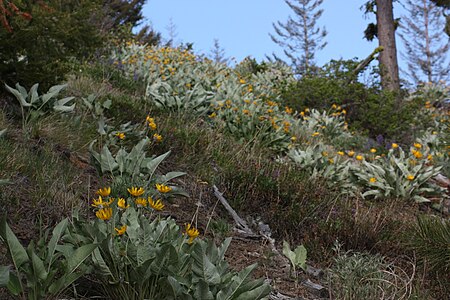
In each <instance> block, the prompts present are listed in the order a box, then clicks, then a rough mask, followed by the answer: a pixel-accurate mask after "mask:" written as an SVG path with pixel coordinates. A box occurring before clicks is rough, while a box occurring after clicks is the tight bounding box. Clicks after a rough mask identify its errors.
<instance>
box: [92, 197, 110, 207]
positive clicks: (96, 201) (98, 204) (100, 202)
mask: <svg viewBox="0 0 450 300" xmlns="http://www.w3.org/2000/svg"><path fill="white" fill-rule="evenodd" d="M113 201H114V199H110V200H109V201H108V202H104V201H103V198H102V196H98V199H92V202H93V203H92V204H91V206H93V207H96V208H100V209H101V208H105V207H108V206H109V205H111V203H112V202H113Z"/></svg>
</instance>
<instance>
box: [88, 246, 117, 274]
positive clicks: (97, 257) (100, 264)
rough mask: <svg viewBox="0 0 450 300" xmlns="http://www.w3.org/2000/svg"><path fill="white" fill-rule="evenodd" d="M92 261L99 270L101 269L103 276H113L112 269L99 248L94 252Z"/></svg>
mask: <svg viewBox="0 0 450 300" xmlns="http://www.w3.org/2000/svg"><path fill="white" fill-rule="evenodd" d="M92 262H93V263H94V265H95V266H96V268H97V271H99V272H100V274H101V275H102V276H112V273H111V270H110V269H109V267H108V265H107V264H106V262H105V260H104V259H103V257H102V254H101V253H100V250H99V249H98V248H96V249H95V250H94V252H93V253H92Z"/></svg>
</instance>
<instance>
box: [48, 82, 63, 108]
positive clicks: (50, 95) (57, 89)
mask: <svg viewBox="0 0 450 300" xmlns="http://www.w3.org/2000/svg"><path fill="white" fill-rule="evenodd" d="M66 86H67V84H60V85H54V86H52V87H51V88H50V89H49V90H48V92H47V93H46V94H44V95H42V104H45V103H47V102H48V101H49V100H50V99H51V98H53V97H56V96H57V95H58V94H59V92H60V91H61V90H62V89H64V88H65V87H66Z"/></svg>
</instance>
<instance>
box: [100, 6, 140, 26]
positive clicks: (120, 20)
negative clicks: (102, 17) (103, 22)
mask: <svg viewBox="0 0 450 300" xmlns="http://www.w3.org/2000/svg"><path fill="white" fill-rule="evenodd" d="M146 1H147V0H104V1H103V3H104V8H105V10H106V12H107V15H108V16H109V20H108V26H107V27H109V28H117V27H118V26H120V25H124V24H128V25H131V27H135V26H137V25H139V24H140V22H141V21H142V19H143V18H144V17H143V16H142V8H143V6H144V4H145V2H146Z"/></svg>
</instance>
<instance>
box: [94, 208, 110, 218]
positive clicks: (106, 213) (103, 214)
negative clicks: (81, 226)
mask: <svg viewBox="0 0 450 300" xmlns="http://www.w3.org/2000/svg"><path fill="white" fill-rule="evenodd" d="M95 215H96V216H97V218H99V219H100V220H103V221H107V220H109V219H111V217H112V208H111V207H107V208H102V209H99V210H97V211H96V212H95Z"/></svg>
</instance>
